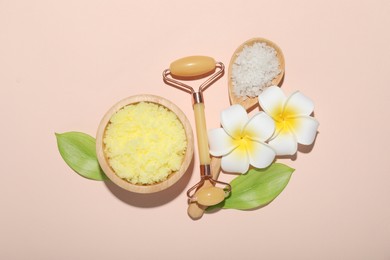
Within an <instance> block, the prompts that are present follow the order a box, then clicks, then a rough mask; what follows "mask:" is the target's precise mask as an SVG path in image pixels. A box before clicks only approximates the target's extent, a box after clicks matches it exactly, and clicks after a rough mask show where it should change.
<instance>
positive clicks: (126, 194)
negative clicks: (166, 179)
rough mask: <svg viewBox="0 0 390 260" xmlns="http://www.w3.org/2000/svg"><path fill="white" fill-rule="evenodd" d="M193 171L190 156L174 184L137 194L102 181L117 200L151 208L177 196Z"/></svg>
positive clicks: (192, 162) (192, 161)
mask: <svg viewBox="0 0 390 260" xmlns="http://www.w3.org/2000/svg"><path fill="white" fill-rule="evenodd" d="M193 171H194V157H192V160H191V163H190V165H189V166H188V169H187V171H186V172H185V174H184V175H183V176H182V177H181V179H180V180H178V181H177V182H176V183H175V184H173V185H172V186H171V187H169V188H168V189H166V190H162V191H159V192H156V193H149V194H139V193H135V192H131V191H127V190H125V189H122V188H121V187H119V186H117V185H116V184H114V183H113V182H111V181H106V182H104V183H105V185H106V187H107V188H108V190H109V191H110V192H111V193H112V194H113V195H114V196H115V197H117V198H118V199H119V200H121V201H123V202H124V203H126V204H128V205H131V206H135V207H139V208H153V207H158V206H161V205H164V204H166V203H168V202H169V201H171V200H173V199H174V198H176V197H177V196H179V195H180V194H181V193H182V192H183V191H184V189H185V187H186V186H187V184H188V183H189V181H190V179H191V175H192V172H193Z"/></svg>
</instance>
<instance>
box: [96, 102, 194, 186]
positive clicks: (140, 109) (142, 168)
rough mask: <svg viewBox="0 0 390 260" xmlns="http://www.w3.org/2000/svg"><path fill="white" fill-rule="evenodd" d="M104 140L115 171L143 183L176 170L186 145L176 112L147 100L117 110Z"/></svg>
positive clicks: (154, 181) (145, 183)
mask: <svg viewBox="0 0 390 260" xmlns="http://www.w3.org/2000/svg"><path fill="white" fill-rule="evenodd" d="M103 143H104V151H105V154H106V156H107V158H108V163H109V165H110V166H111V168H112V169H113V170H114V172H115V173H116V175H118V176H119V177H120V178H122V179H125V180H127V181H128V182H130V183H133V184H143V185H147V184H154V183H158V182H161V181H164V180H166V179H167V178H168V176H169V175H170V174H171V173H173V172H176V171H178V170H179V169H180V167H181V164H182V163H183V160H184V155H185V152H186V148H187V138H186V133H185V130H184V128H183V125H182V123H181V122H180V120H179V119H178V118H177V116H176V115H175V114H174V113H173V112H172V111H170V110H169V109H167V108H165V107H163V106H161V105H158V104H155V103H150V102H140V103H136V104H131V105H127V106H125V107H123V108H122V109H120V110H119V111H117V112H116V113H115V114H114V115H113V116H112V117H111V119H110V122H109V124H108V126H107V128H106V131H105V134H104V137H103Z"/></svg>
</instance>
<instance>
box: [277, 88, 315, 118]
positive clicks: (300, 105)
mask: <svg viewBox="0 0 390 260" xmlns="http://www.w3.org/2000/svg"><path fill="white" fill-rule="evenodd" d="M284 109H285V111H293V112H294V114H293V115H286V116H287V117H289V116H309V115H310V114H311V113H313V110H314V103H313V101H311V99H310V98H308V97H306V96H305V95H303V94H302V93H301V92H299V91H297V92H295V93H293V94H292V95H291V96H290V97H289V98H288V99H287V101H286V104H285V108H284Z"/></svg>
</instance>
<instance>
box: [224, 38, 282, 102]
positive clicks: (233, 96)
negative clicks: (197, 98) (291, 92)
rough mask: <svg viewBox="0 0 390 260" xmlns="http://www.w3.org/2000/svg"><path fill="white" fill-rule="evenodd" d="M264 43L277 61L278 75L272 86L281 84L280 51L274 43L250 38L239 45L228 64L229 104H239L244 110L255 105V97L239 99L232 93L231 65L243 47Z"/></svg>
mask: <svg viewBox="0 0 390 260" xmlns="http://www.w3.org/2000/svg"><path fill="white" fill-rule="evenodd" d="M257 42H258V43H265V44H266V45H268V46H270V47H272V48H274V49H275V51H276V56H277V58H278V60H279V69H280V73H279V75H277V76H276V77H275V78H274V79H273V80H272V85H277V86H279V85H280V84H281V83H282V79H283V77H284V66H285V63H284V56H283V52H282V50H281V49H280V48H279V46H277V45H276V44H275V43H273V42H271V41H270V40H267V39H264V38H252V39H250V40H247V41H246V42H244V43H243V44H241V45H240V46H239V47H238V48H237V49H236V51H235V52H234V54H233V56H232V58H231V60H230V64H229V70H228V77H229V79H228V89H229V98H230V103H231V104H232V105H233V104H241V105H242V106H243V107H244V108H245V109H246V110H251V109H252V108H253V107H254V106H256V105H257V103H258V100H257V97H239V96H236V95H235V93H234V86H233V81H232V69H233V64H234V62H235V61H236V58H237V56H238V55H239V54H240V53H241V52H242V50H243V49H244V47H245V46H252V45H253V44H255V43H257Z"/></svg>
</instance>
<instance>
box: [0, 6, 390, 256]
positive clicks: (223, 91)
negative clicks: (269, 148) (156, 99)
mask: <svg viewBox="0 0 390 260" xmlns="http://www.w3.org/2000/svg"><path fill="white" fill-rule="evenodd" d="M293 2H294V3H293ZM389 12H390V2H389V1H387V0H383V1H380V0H374V1H368V0H362V1H347V0H346V1H336V0H330V1H309V0H307V1H277V0H276V1H257V0H256V1H255V0H253V1H226V0H225V1H219V0H218V1H206V0H198V1H173V0H167V1H157V0H156V1H87V0H77V1H72V0H71V1H39V0H38V1H27V0H24V1H17V0H13V1H11V0H2V1H0V96H1V102H0V106H1V110H0V111H1V115H2V128H1V130H0V131H1V132H0V134H1V136H2V142H1V144H2V146H1V154H0V158H1V163H2V172H1V175H2V181H1V182H0V206H1V215H0V220H1V222H0V223H1V224H0V245H1V250H0V259H200V256H207V258H210V259H211V258H212V257H213V258H214V259H353V260H355V259H390V247H389V241H390V205H389V198H390V189H389V183H390V171H389V168H388V167H389V166H388V163H389V154H390V141H389V140H390V138H389V134H388V133H390V129H389V128H390V127H389V120H388V119H387V114H388V112H387V111H388V104H389V102H388V100H389V98H390V91H389V83H388V81H389V79H388V75H390V73H389V72H390V47H389V46H390V33H389V25H390V16H389V15H388V14H389ZM253 37H264V38H267V39H270V40H272V41H274V42H275V43H276V44H278V46H279V47H280V48H281V49H282V50H283V53H284V56H285V61H286V76H285V79H284V83H283V86H282V88H283V89H284V90H285V92H286V93H288V94H290V93H292V92H293V91H295V90H300V91H302V92H303V93H304V94H306V95H307V96H309V97H310V98H311V99H313V101H314V102H315V105H316V108H315V116H316V118H317V119H318V120H319V121H320V123H321V125H320V128H319V134H318V137H317V140H316V143H315V146H314V147H313V148H312V149H303V150H304V151H303V152H300V153H298V156H297V158H296V159H294V160H290V159H285V160H281V161H282V162H284V163H286V164H288V165H289V166H292V167H294V168H296V171H295V173H294V174H293V176H292V178H291V181H290V183H289V185H288V186H287V188H286V189H285V190H284V191H283V193H282V194H281V195H280V196H279V197H278V198H277V199H276V200H275V201H274V202H272V203H271V204H270V205H269V206H267V207H265V208H262V209H260V210H256V211H249V212H242V211H233V210H226V211H219V212H217V213H215V214H207V215H205V216H203V218H202V219H201V220H199V221H193V220H191V219H190V218H189V217H188V216H187V212H186V209H187V204H186V194H185V191H186V190H187V189H188V188H189V187H191V186H192V185H193V184H195V182H196V181H197V180H198V179H199V173H198V158H197V156H195V161H194V163H193V165H191V166H190V167H194V171H193V173H192V175H187V176H185V177H184V178H183V179H181V180H180V181H179V182H178V183H177V185H175V186H174V187H172V188H170V189H168V190H166V191H164V192H162V193H156V194H146V195H145V194H132V193H129V192H126V191H124V190H122V189H120V188H118V187H117V186H116V185H113V184H110V183H107V184H104V183H101V182H93V181H89V180H87V179H83V178H81V177H79V176H78V175H76V174H75V173H73V172H72V171H71V170H70V169H69V168H68V167H67V165H66V164H65V163H64V162H63V161H62V159H61V157H60V155H59V153H58V151H57V147H56V142H55V136H54V132H65V131H72V130H76V131H82V132H86V133H89V134H91V135H95V133H96V130H97V127H98V125H99V122H100V120H101V118H102V117H103V115H104V113H105V112H106V111H107V110H108V109H109V108H110V107H111V106H112V105H113V104H115V103H116V102H118V101H119V100H121V99H123V98H125V97H127V96H130V95H135V94H143V93H150V94H155V95H160V96H162V97H165V98H168V99H170V100H172V101H174V102H175V103H176V105H178V106H179V107H180V108H181V109H182V110H183V111H184V112H185V113H186V115H187V117H188V118H189V119H190V121H191V123H192V125H193V127H194V119H193V117H192V113H193V111H192V106H191V97H190V95H188V94H187V93H184V92H180V91H179V90H177V89H175V88H173V87H169V86H167V85H165V84H164V83H163V81H162V77H161V73H162V71H163V70H164V69H166V68H168V66H169V64H170V63H171V62H172V61H174V60H176V59H178V58H180V57H184V56H188V55H207V56H212V57H214V58H215V59H216V60H217V61H222V62H223V63H224V64H225V65H227V64H229V61H230V57H231V55H232V53H233V51H234V50H235V49H236V48H237V47H238V46H239V45H240V44H241V43H242V42H244V41H245V40H248V39H250V38H253ZM228 100H229V99H228V91H227V76H226V75H225V76H224V77H223V78H222V79H220V80H219V81H218V82H216V83H215V84H214V85H213V86H211V87H210V88H208V89H207V90H206V93H205V103H206V120H207V126H208V127H209V128H212V127H218V126H219V113H220V111H221V110H222V109H224V108H226V107H227V106H228V105H229V101H228ZM308 150H311V151H310V153H307V151H308ZM232 177H233V176H231V175H227V174H223V173H221V175H220V178H221V179H223V180H225V181H226V180H230V179H231V178H232ZM208 245H212V246H208Z"/></svg>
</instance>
